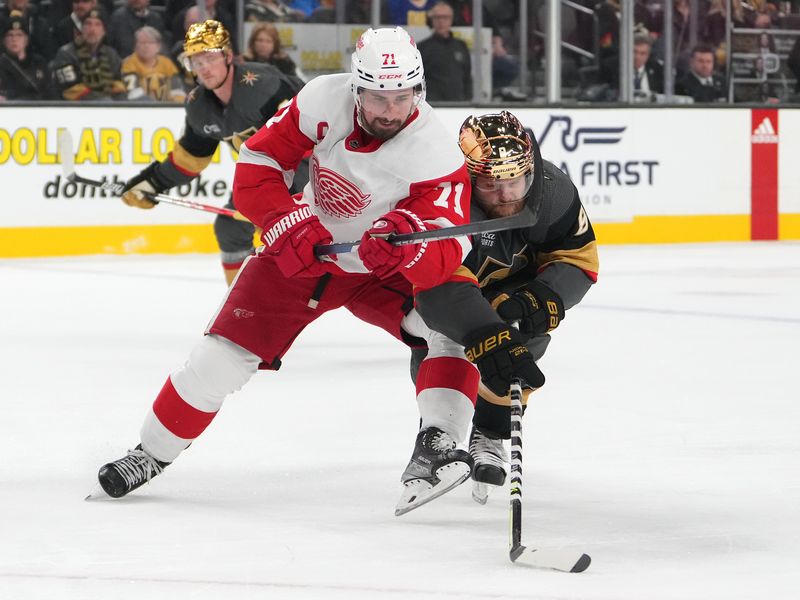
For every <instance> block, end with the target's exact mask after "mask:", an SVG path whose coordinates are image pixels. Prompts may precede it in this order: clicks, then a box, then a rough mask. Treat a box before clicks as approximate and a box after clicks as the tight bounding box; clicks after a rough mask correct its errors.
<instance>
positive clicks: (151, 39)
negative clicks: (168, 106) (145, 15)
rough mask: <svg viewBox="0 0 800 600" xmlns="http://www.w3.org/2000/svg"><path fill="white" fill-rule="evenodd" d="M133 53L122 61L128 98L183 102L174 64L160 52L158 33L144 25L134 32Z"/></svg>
mask: <svg viewBox="0 0 800 600" xmlns="http://www.w3.org/2000/svg"><path fill="white" fill-rule="evenodd" d="M134 36H135V38H136V43H135V45H134V48H133V54H131V55H130V56H128V57H126V58H125V60H123V61H122V80H123V81H124V82H125V86H126V87H127V89H128V100H144V99H148V98H149V99H152V100H156V101H158V102H180V103H183V100H184V98H185V97H186V94H185V93H184V91H183V81H182V76H181V73H180V71H179V70H178V67H176V66H175V63H173V62H172V61H171V60H170V59H169V58H167V57H166V56H164V55H163V54H161V44H162V37H161V32H160V31H158V29H155V28H154V27H150V26H149V25H145V26H144V27H142V28H141V29H139V30H138V31H137V32H136V33H135V34H134Z"/></svg>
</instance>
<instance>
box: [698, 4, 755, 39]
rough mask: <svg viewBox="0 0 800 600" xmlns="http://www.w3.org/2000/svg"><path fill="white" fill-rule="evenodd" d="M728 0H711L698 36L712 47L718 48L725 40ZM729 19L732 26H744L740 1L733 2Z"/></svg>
mask: <svg viewBox="0 0 800 600" xmlns="http://www.w3.org/2000/svg"><path fill="white" fill-rule="evenodd" d="M728 2H729V0H711V3H710V4H709V7H708V13H707V14H706V18H705V24H704V27H703V30H702V31H701V32H700V38H701V39H702V40H703V41H704V42H705V43H707V44H708V45H709V46H711V47H712V48H719V47H720V45H722V44H723V43H724V42H725V36H726V33H727V26H728V24H727V14H728ZM731 8H732V10H731V20H732V21H733V26H734V27H743V26H744V9H743V8H742V3H741V2H733V3H732V7H731Z"/></svg>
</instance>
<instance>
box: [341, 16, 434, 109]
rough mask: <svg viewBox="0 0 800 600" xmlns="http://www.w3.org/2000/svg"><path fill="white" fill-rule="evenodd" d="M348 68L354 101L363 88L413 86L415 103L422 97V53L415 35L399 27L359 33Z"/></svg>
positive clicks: (379, 88)
mask: <svg viewBox="0 0 800 600" xmlns="http://www.w3.org/2000/svg"><path fill="white" fill-rule="evenodd" d="M351 71H352V74H353V83H352V89H353V97H354V98H355V100H356V104H358V93H359V91H360V90H362V89H367V90H377V91H392V90H404V89H413V90H414V91H415V96H418V98H417V102H416V103H418V102H419V101H420V100H422V99H423V98H425V74H424V71H423V68H422V56H420V53H419V50H417V44H416V42H414V38H412V37H411V36H410V35H409V34H408V32H407V31H406V30H405V29H403V28H402V27H384V28H381V29H372V28H370V29H367V30H366V31H365V32H364V33H362V34H361V37H359V38H358V42H357V43H356V49H355V51H354V52H353V57H352V61H351ZM416 103H415V104H416Z"/></svg>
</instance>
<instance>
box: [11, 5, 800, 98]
mask: <svg viewBox="0 0 800 600" xmlns="http://www.w3.org/2000/svg"><path fill="white" fill-rule="evenodd" d="M3 1H4V3H3ZM375 1H380V2H381V5H380V17H381V23H382V24H397V25H404V26H427V27H428V28H429V30H430V36H429V37H427V38H424V39H418V40H417V41H418V45H419V48H420V52H421V53H422V56H423V61H424V63H425V66H426V78H427V85H428V98H429V100H431V101H432V102H440V101H469V100H471V99H472V95H473V84H472V80H473V72H472V65H471V60H470V50H469V48H468V46H467V44H466V43H465V42H464V41H463V40H462V39H461V37H459V36H456V35H454V34H453V32H452V28H453V27H459V26H471V25H472V24H473V14H472V7H473V2H472V0H375ZM527 1H528V6H527V14H528V23H527V30H528V32H529V35H528V36H527V40H526V41H525V47H526V50H527V52H528V56H529V57H530V58H529V61H528V64H529V68H530V72H529V73H527V74H526V76H529V77H526V79H528V80H529V81H530V82H531V84H530V86H529V87H528V88H527V89H521V88H520V87H519V85H518V83H519V79H520V62H519V60H518V54H519V51H520V45H521V43H522V41H521V39H520V29H521V27H520V25H521V22H520V19H521V14H520V2H519V0H484V2H483V14H482V15H481V17H482V23H483V25H484V27H488V28H490V29H491V31H492V43H491V48H492V63H491V72H492V94H493V96H494V98H495V99H501V100H512V101H513V100H522V101H525V100H527V101H535V100H536V95H537V90H538V89H540V88H541V82H542V73H543V70H544V68H543V60H544V35H543V32H544V31H545V30H546V23H547V2H546V0H527ZM337 2H344V3H345V4H344V7H343V9H342V12H343V17H344V19H343V22H344V23H363V24H368V23H369V22H370V21H371V17H372V7H371V5H372V0H246V2H245V4H244V15H243V19H244V20H245V21H246V22H250V23H255V26H254V27H253V28H252V30H251V34H250V35H249V39H247V40H244V41H240V40H236V39H235V35H236V32H237V26H236V24H237V15H236V3H235V1H234V0H204V7H205V11H204V12H205V15H201V11H200V10H199V8H198V6H197V5H196V3H195V1H193V0H0V35H2V42H3V48H2V52H0V101H3V100H8V101H13V100H66V101H80V100H109V99H111V100H136V101H142V100H152V101H158V102H182V101H183V99H184V97H185V95H186V93H187V91H188V90H190V89H191V88H192V87H193V85H194V82H193V78H192V76H191V73H188V72H186V71H185V70H184V69H183V67H182V65H181V61H180V58H179V57H180V53H181V50H182V41H183V36H184V33H185V31H186V30H187V29H188V27H189V25H191V24H192V23H195V22H198V21H200V20H202V19H203V18H213V19H216V20H218V21H220V22H222V23H223V24H224V25H225V26H226V27H227V28H228V29H229V31H230V32H231V34H232V35H233V36H234V46H235V47H236V48H237V50H238V51H239V53H240V54H239V57H240V59H241V60H247V61H260V62H268V63H271V64H273V65H274V66H275V67H277V68H278V69H280V70H281V71H283V72H284V73H287V74H289V75H291V76H294V77H300V78H304V77H305V75H304V74H303V73H302V72H301V71H300V69H299V68H298V65H296V64H295V63H294V61H293V60H292V59H291V58H290V56H289V55H288V54H287V53H286V51H285V50H284V49H283V48H282V47H281V39H280V36H279V34H278V30H277V29H276V28H275V26H274V25H273V23H318V24H327V23H335V22H336V17H337ZM574 2H575V4H577V5H578V6H584V7H585V8H586V9H588V10H586V11H584V12H579V11H576V10H571V9H569V8H568V7H565V8H564V9H563V10H562V36H563V40H564V41H565V42H568V43H569V44H571V45H573V46H575V47H578V48H583V49H586V51H588V52H590V54H591V58H590V59H587V58H586V56H581V55H578V56H573V55H571V54H570V53H569V52H564V53H563V54H562V57H563V58H562V60H563V67H564V69H563V71H562V85H563V86H565V87H567V88H570V87H572V88H574V93H575V97H576V98H577V99H578V100H585V101H613V100H615V99H616V98H617V95H618V90H619V87H620V73H619V62H620V61H619V31H620V6H619V0H601V1H600V2H599V3H597V2H596V0H574ZM673 5H674V10H673V18H672V27H673V31H672V48H671V52H672V54H671V56H672V59H673V60H672V62H673V65H674V79H673V83H674V92H675V93H676V94H679V95H681V96H684V97H686V98H692V99H694V101H696V102H714V101H724V100H727V98H728V82H727V80H726V78H727V74H726V73H725V69H724V67H725V64H726V55H727V53H728V52H729V49H728V48H727V46H726V43H727V40H728V38H729V36H728V31H727V25H726V24H727V19H728V16H727V11H728V10H729V9H730V13H731V14H730V20H731V22H732V23H733V27H734V28H752V29H759V30H763V31H765V32H768V31H769V30H772V29H776V28H777V29H788V30H798V29H800V0H790V1H781V2H776V1H767V0H697V1H696V2H694V3H690V0H674V2H673ZM692 5H694V6H695V10H694V11H693V10H692ZM634 21H635V31H636V36H635V40H634V55H633V57H632V58H633V65H634V74H633V85H634V90H635V91H634V97H635V98H638V99H640V100H642V99H643V100H649V99H652V98H654V97H655V96H656V95H657V94H660V93H663V91H664V89H663V88H664V58H665V55H666V53H667V52H669V51H670V49H668V48H665V42H664V40H665V36H664V14H663V2H662V0H635V10H634ZM765 37H766V43H765V44H764V46H765V48H764V52H768V51H769V52H772V53H774V48H772V47H771V43H772V42H771V38H770V37H769V35H766V34H765ZM796 39H797V40H798V41H796V42H795V43H794V45H793V46H792V48H791V51H789V52H788V53H787V54H786V55H784V56H783V58H782V60H783V61H784V63H785V66H786V67H787V72H789V73H790V76H791V77H792V78H793V80H794V81H795V82H797V81H800V36H797V38H796ZM795 85H796V86H797V87H794V86H793V88H794V89H793V91H797V92H800V84H796V83H795ZM765 89H766V90H767V91H766V92H765V93H764V94H762V97H761V98H760V100H761V101H778V100H787V98H785V97H784V98H778V97H777V94H775V97H772V96H770V94H769V90H768V89H767V88H765ZM763 96H766V97H763ZM795 99H796V98H788V100H795Z"/></svg>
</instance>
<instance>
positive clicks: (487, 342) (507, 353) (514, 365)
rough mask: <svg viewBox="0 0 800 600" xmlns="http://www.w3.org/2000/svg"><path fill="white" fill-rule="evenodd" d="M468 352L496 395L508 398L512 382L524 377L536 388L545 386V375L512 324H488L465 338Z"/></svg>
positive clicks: (524, 379) (470, 359)
mask: <svg viewBox="0 0 800 600" xmlns="http://www.w3.org/2000/svg"><path fill="white" fill-rule="evenodd" d="M464 341H465V344H464V346H465V347H464V353H465V354H466V355H467V360H469V361H470V362H472V363H474V364H475V366H477V367H478V370H479V371H480V372H481V379H482V380H483V383H484V385H486V387H488V388H489V389H490V390H491V391H492V393H494V394H497V395H498V396H505V395H506V394H507V393H508V389H509V387H510V386H511V380H512V379H514V378H517V377H518V378H520V379H522V381H523V384H526V385H528V386H530V387H532V388H540V387H542V386H543V385H544V374H543V373H542V372H541V371H540V370H539V367H537V366H536V363H535V362H534V360H533V357H532V356H531V353H530V352H528V349H527V348H526V347H525V345H524V344H523V343H522V336H521V335H520V333H519V332H518V331H517V330H516V329H512V328H511V327H509V326H508V325H501V324H497V325H487V326H486V327H481V328H480V329H478V330H476V331H473V332H472V333H470V334H469V335H468V336H467V337H466V338H465V340H464Z"/></svg>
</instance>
